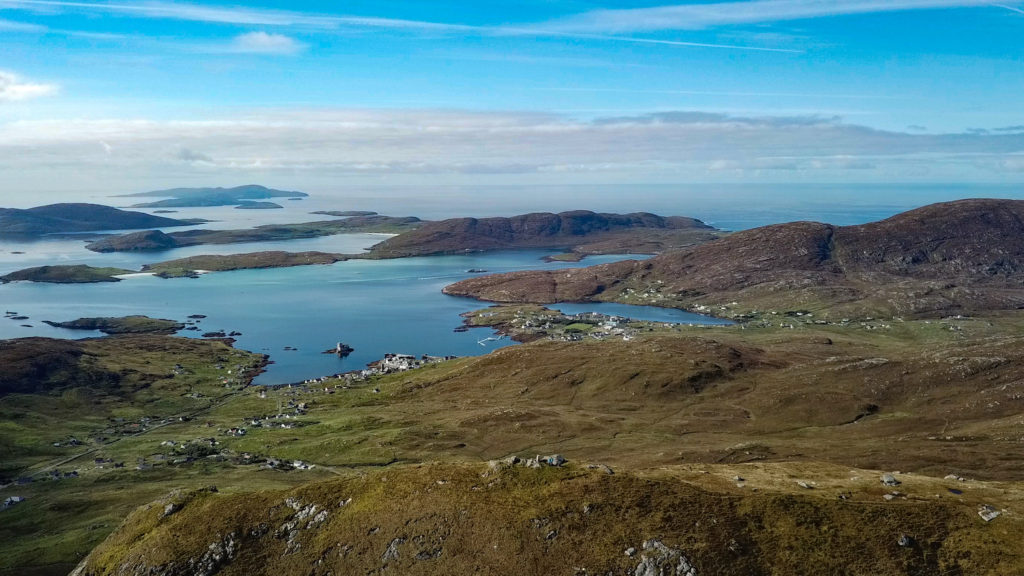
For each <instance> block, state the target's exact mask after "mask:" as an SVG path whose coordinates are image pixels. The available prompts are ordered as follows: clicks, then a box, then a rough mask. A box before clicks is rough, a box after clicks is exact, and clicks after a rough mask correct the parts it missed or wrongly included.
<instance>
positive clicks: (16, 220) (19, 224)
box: [0, 203, 205, 236]
mask: <svg viewBox="0 0 1024 576" xmlns="http://www.w3.org/2000/svg"><path fill="white" fill-rule="evenodd" d="M203 222H205V220H176V219H173V218H165V217H163V216H154V215H152V214H145V213H142V212H130V211H126V210H119V209H117V208H111V207H110V206H102V205H100V204H80V203H79V204H49V205H47V206H38V207H36V208H28V209H18V208H0V235H7V236H38V235H43V234H62V233H77V232H97V231H102V230H138V229H140V228H168V227H175V226H191V225H194V224H199V223H203Z"/></svg>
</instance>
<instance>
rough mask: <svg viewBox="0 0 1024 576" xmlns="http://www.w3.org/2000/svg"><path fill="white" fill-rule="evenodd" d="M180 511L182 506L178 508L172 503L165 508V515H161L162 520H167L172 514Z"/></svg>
mask: <svg viewBox="0 0 1024 576" xmlns="http://www.w3.org/2000/svg"><path fill="white" fill-rule="evenodd" d="M178 510H181V506H178V505H177V504H175V503H174V502H171V503H170V504H168V505H167V506H164V513H163V514H161V515H160V517H161V518H167V517H168V516H170V515H171V514H174V513H175V512H177V511H178Z"/></svg>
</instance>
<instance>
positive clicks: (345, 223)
mask: <svg viewBox="0 0 1024 576" xmlns="http://www.w3.org/2000/svg"><path fill="white" fill-rule="evenodd" d="M421 223H422V221H421V220H420V219H419V218H416V217H412V216H407V217H393V216H379V215H378V216H357V217H353V218H346V219H343V220H326V221H323V222H305V223H302V224H268V225H265V226H257V227H256V228H246V229H240V230H187V231H183V232H170V233H164V232H161V231H159V230H147V231H145V232H134V233H131V234H124V235H121V236H112V237H109V238H104V239H102V240H100V241H98V242H94V243H92V244H89V245H88V246H87V248H88V249H89V250H92V251H93V252H142V251H159V250H169V249H171V248H183V247H185V246H199V245H202V244H237V243H240V242H272V241H279V240H295V239H299V238H318V237H320V236H332V235H335V234H352V233H391V234H397V233H400V232H404V231H407V230H411V229H414V228H416V227H418V226H420V225H421Z"/></svg>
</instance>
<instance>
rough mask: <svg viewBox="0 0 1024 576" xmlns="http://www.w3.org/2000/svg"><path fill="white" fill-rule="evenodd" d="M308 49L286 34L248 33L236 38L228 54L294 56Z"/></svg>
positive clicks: (228, 49)
mask: <svg viewBox="0 0 1024 576" xmlns="http://www.w3.org/2000/svg"><path fill="white" fill-rule="evenodd" d="M305 49H306V45H305V44H303V43H302V42H299V41H298V40H295V39H294V38H292V37H290V36H285V35H284V34H269V33H267V32H247V33H245V34H240V35H238V36H236V37H235V39H234V40H233V41H232V42H231V45H230V46H229V47H228V48H227V51H228V52H235V53H239V54H275V55H285V56H288V55H293V54H298V53H299V52H302V51H303V50H305Z"/></svg>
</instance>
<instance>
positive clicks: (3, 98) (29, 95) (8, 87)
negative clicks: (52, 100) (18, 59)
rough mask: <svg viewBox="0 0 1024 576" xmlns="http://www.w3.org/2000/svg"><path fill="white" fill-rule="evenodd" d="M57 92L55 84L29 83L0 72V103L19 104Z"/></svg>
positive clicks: (8, 73) (13, 75)
mask: <svg viewBox="0 0 1024 576" xmlns="http://www.w3.org/2000/svg"><path fill="white" fill-rule="evenodd" d="M56 92H57V86H56V85H55V84H40V83H35V82H27V81H25V80H24V79H22V78H21V77H20V76H18V75H17V74H13V73H11V72H4V71H2V70H0V102H18V101H22V100H31V99H33V98H40V97H43V96H50V95H51V94H54V93H56Z"/></svg>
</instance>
